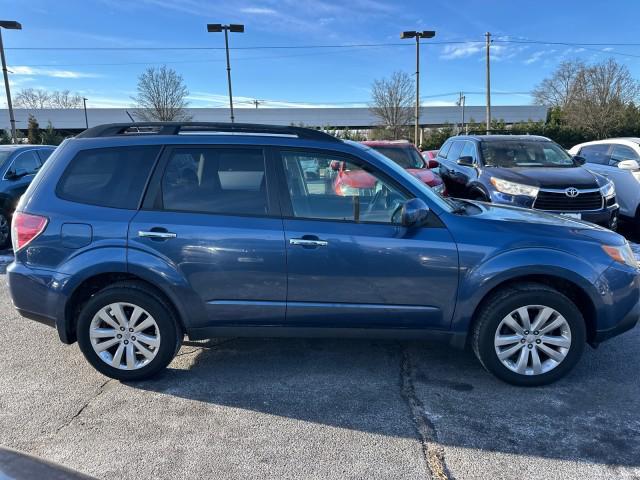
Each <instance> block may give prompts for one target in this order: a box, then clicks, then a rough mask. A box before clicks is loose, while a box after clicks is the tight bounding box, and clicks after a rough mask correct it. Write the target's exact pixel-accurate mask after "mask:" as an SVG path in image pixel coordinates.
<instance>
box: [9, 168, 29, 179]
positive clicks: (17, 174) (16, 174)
mask: <svg viewBox="0 0 640 480" xmlns="http://www.w3.org/2000/svg"><path fill="white" fill-rule="evenodd" d="M27 173H28V172H27V171H26V170H25V169H24V168H18V169H16V170H9V171H8V172H7V174H6V177H7V178H8V179H9V180H18V179H19V178H22V177H24V176H25V175H26V174H27Z"/></svg>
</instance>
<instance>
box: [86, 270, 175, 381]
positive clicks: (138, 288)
mask: <svg viewBox="0 0 640 480" xmlns="http://www.w3.org/2000/svg"><path fill="white" fill-rule="evenodd" d="M115 302H125V303H131V304H133V305H137V306H140V307H142V308H143V309H144V310H146V311H147V312H148V313H149V314H150V315H151V316H152V317H153V318H154V320H155V322H156V324H157V326H158V330H159V333H160V339H161V341H160V345H159V346H158V347H157V348H158V351H157V353H156V355H155V357H154V358H153V359H152V360H151V361H150V362H149V363H148V364H146V365H144V366H143V367H140V368H138V369H136V370H122V369H119V368H116V367H113V366H111V365H108V364H107V363H106V362H105V361H103V360H102V359H101V358H100V357H99V356H98V354H97V353H96V352H95V350H94V348H93V346H92V344H91V339H90V336H89V329H90V325H91V321H92V319H93V317H94V315H95V314H96V313H97V312H98V311H99V310H100V309H101V308H103V307H105V306H107V305H109V304H111V303H115ZM77 337H78V345H79V346H80V350H81V351H82V353H83V354H84V356H85V358H86V359H87V361H88V362H89V363H90V364H91V365H92V366H93V367H94V368H95V369H96V370H98V371H99V372H100V373H102V374H103V375H106V376H107V377H111V378H114V379H116V380H122V381H135V380H145V379H148V378H151V377H152V376H153V375H155V374H157V373H158V372H160V371H161V370H163V369H164V368H165V367H166V366H167V365H169V363H170V362H171V360H173V358H174V357H175V355H176V353H177V352H178V350H179V349H180V346H181V345H182V340H183V333H182V329H181V327H180V324H179V322H178V320H177V318H176V316H175V314H174V311H173V308H172V307H171V306H170V305H169V304H168V303H167V301H166V300H165V299H164V298H163V297H162V296H160V295H158V294H157V293H156V292H155V291H154V290H153V289H151V288H149V287H147V286H146V285H144V284H142V283H138V282H126V281H125V282H117V283H114V284H113V285H111V286H109V287H106V288H104V289H102V290H100V291H99V292H98V293H96V294H95V295H93V296H92V297H91V298H90V299H89V301H88V302H87V303H86V304H85V305H83V307H82V309H81V311H80V315H79V317H78V323H77Z"/></svg>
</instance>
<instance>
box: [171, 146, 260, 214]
mask: <svg viewBox="0 0 640 480" xmlns="http://www.w3.org/2000/svg"><path fill="white" fill-rule="evenodd" d="M161 188H162V206H163V208H164V209H165V210H172V211H183V212H197V213H213V214H220V215H256V216H264V215H266V214H267V213H268V201H267V184H266V174H265V162H264V154H263V152H262V150H261V149H252V148H202V147H199V148H176V149H174V150H173V151H172V153H171V154H170V157H169V160H168V163H167V166H166V169H165V172H164V176H163V177H162V187H161Z"/></svg>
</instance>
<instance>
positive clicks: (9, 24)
mask: <svg viewBox="0 0 640 480" xmlns="http://www.w3.org/2000/svg"><path fill="white" fill-rule="evenodd" d="M3 28H6V29H7V30H22V25H20V24H19V23H18V22H16V21H13V20H0V57H1V58H2V75H3V76H4V87H5V90H6V91H7V107H8V108H9V122H10V123H11V138H12V139H13V143H14V144H15V143H18V135H17V134H16V118H15V117H14V116H13V104H12V103H11V89H10V88H9V74H8V72H7V61H6V60H5V58H4V45H3V43H2V29H3Z"/></svg>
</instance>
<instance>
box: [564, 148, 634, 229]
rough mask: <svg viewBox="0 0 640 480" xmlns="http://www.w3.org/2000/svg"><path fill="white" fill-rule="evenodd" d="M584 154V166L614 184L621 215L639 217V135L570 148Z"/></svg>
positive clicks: (577, 153)
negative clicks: (637, 136)
mask: <svg viewBox="0 0 640 480" xmlns="http://www.w3.org/2000/svg"><path fill="white" fill-rule="evenodd" d="M569 153H570V154H572V155H579V156H581V157H583V158H584V159H585V160H586V161H587V163H585V167H586V168H588V169H589V170H592V171H594V172H596V173H599V174H600V175H604V176H605V177H607V178H609V180H611V181H612V182H613V183H614V184H615V186H616V196H617V199H618V204H619V205H620V215H621V216H622V217H624V218H626V219H632V220H636V219H637V220H639V221H640V138H635V137H634V138H610V139H607V140H598V141H595V142H586V143H581V144H579V145H576V146H575V147H573V148H571V149H570V150H569Z"/></svg>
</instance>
